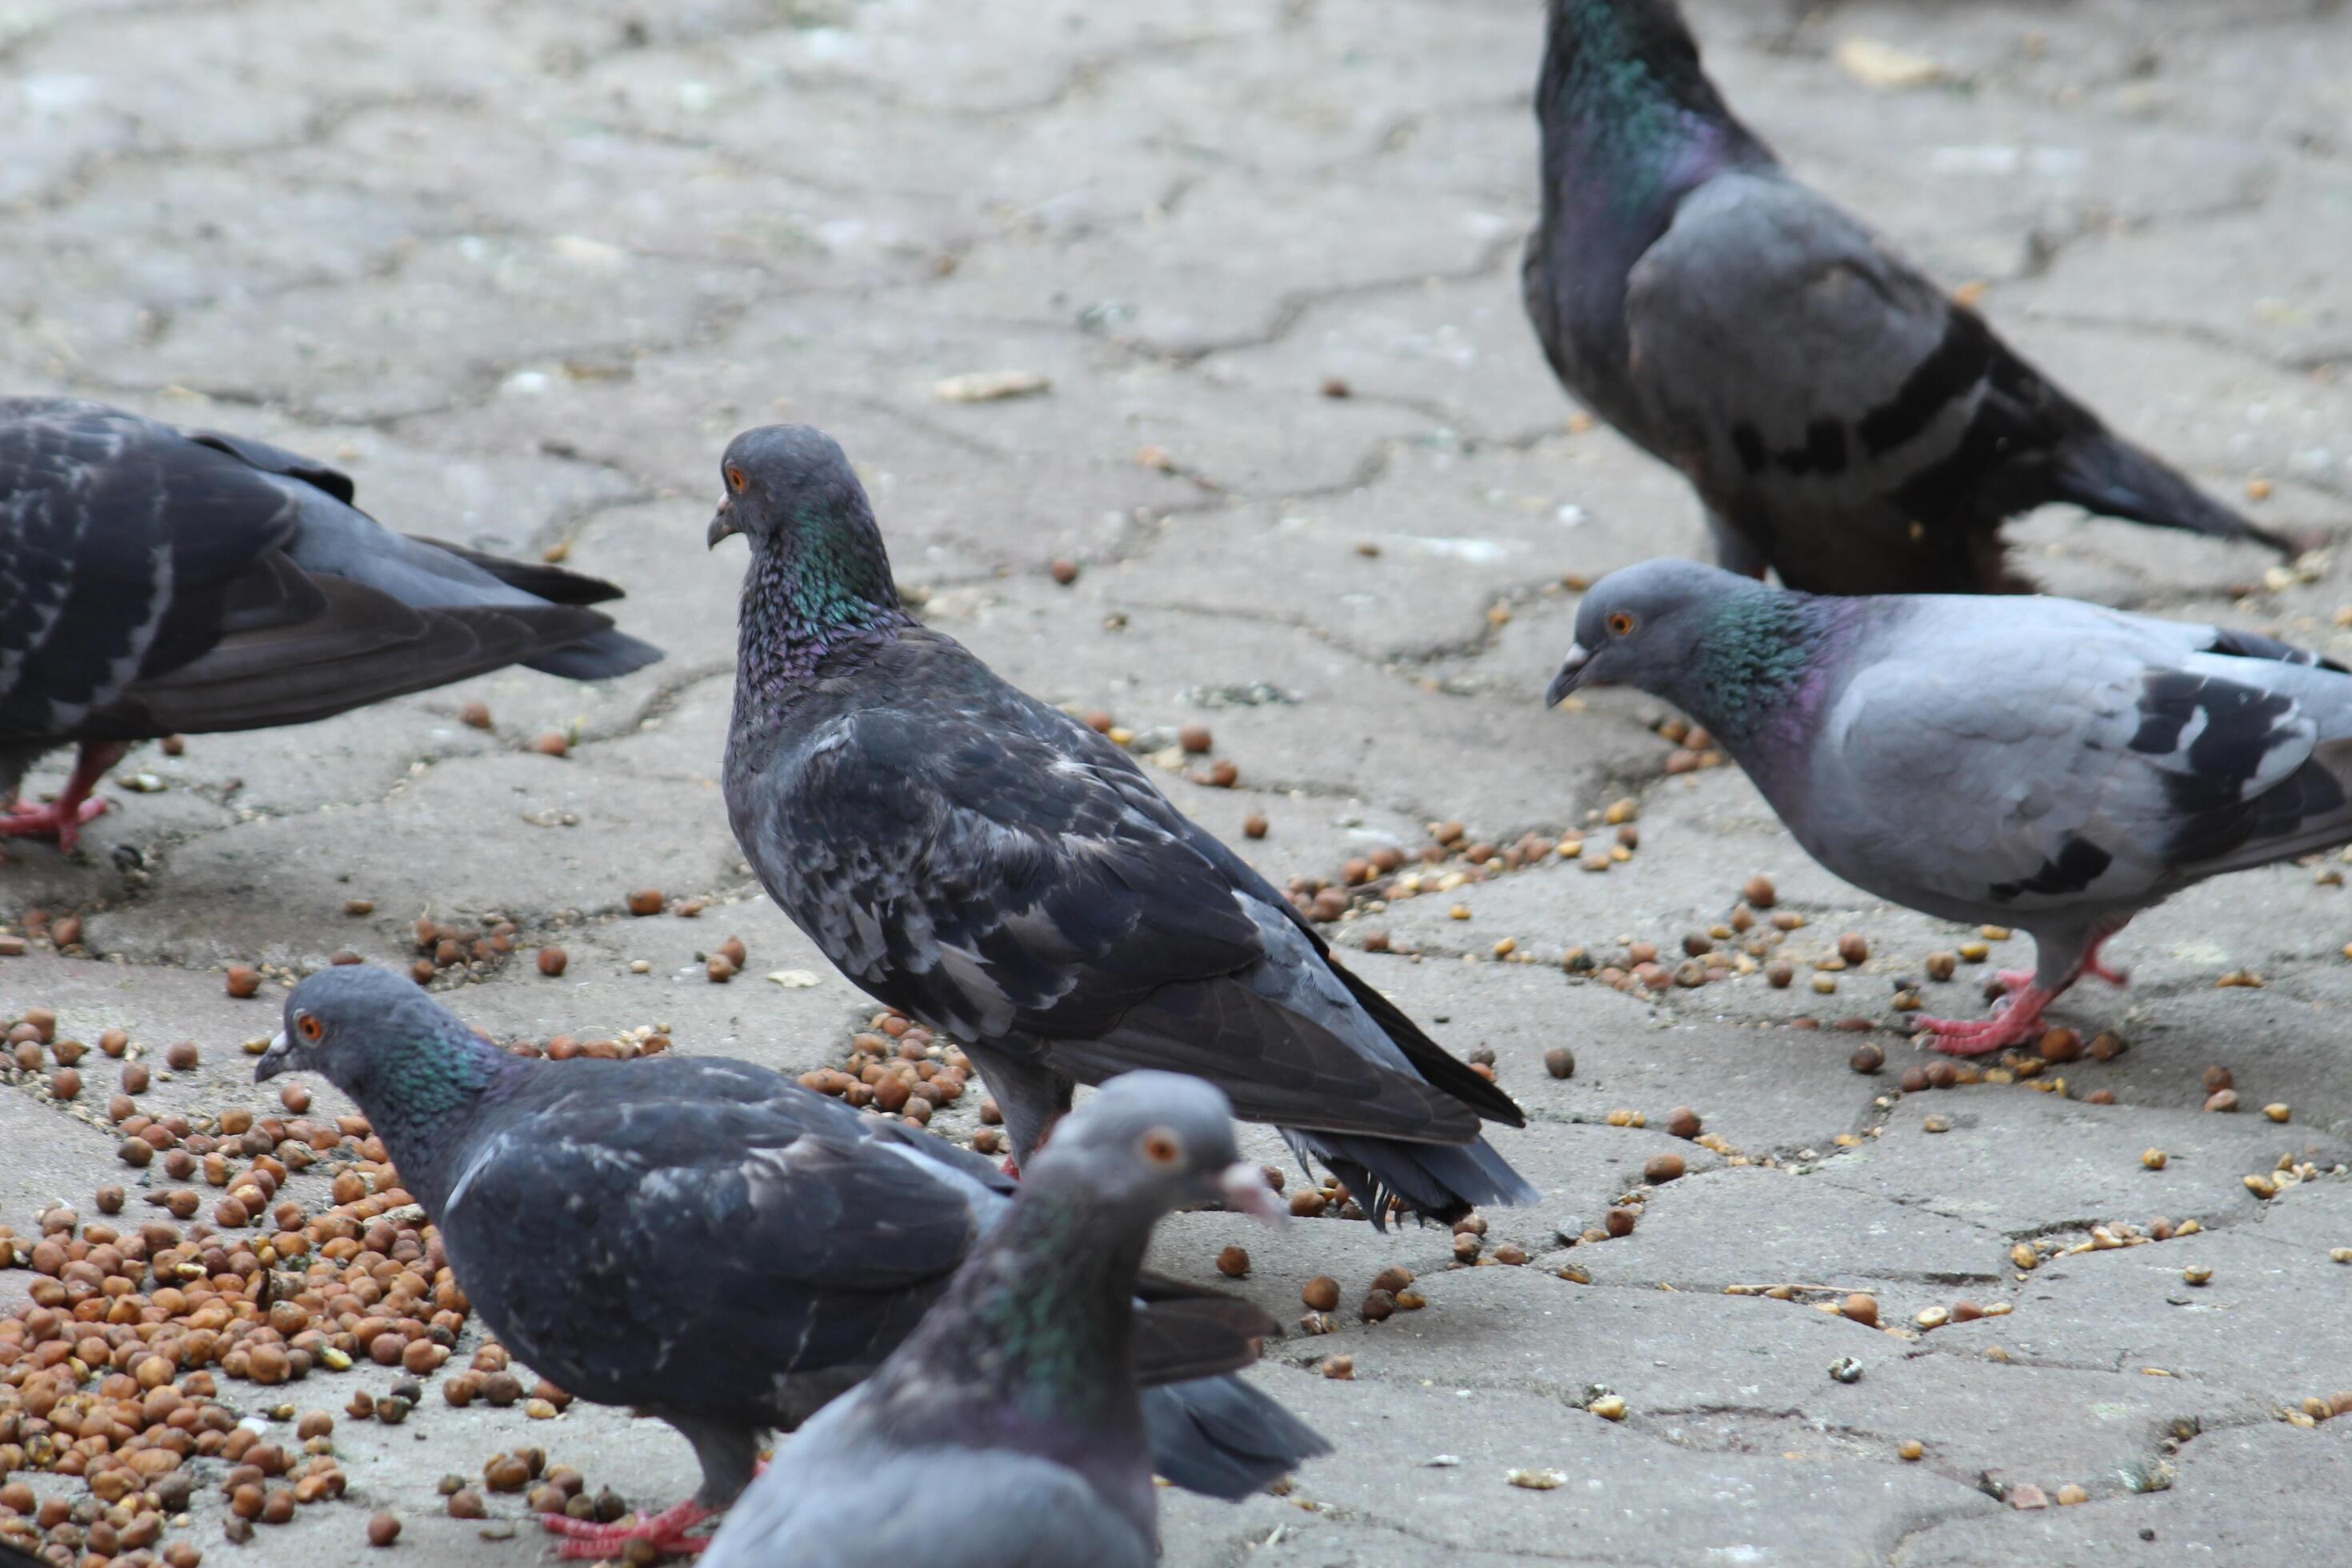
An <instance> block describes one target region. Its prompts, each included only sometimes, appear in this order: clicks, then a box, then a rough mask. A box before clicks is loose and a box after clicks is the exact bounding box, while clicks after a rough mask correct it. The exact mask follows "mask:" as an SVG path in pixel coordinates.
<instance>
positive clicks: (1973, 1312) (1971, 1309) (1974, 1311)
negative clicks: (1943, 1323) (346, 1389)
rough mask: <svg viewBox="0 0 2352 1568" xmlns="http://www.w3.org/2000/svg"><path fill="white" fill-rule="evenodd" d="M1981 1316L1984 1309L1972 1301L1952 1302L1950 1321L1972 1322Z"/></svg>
mask: <svg viewBox="0 0 2352 1568" xmlns="http://www.w3.org/2000/svg"><path fill="white" fill-rule="evenodd" d="M1983 1316H1984V1309H1983V1308H1982V1307H1979V1306H1978V1305H1977V1304H1976V1303H1975V1302H1974V1301H1955V1302H1953V1303H1952V1321H1954V1322H1956V1323H1973V1322H1975V1321H1977V1320H1978V1319H1979V1318H1981V1317H1983Z"/></svg>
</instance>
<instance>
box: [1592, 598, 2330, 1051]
mask: <svg viewBox="0 0 2352 1568" xmlns="http://www.w3.org/2000/svg"><path fill="white" fill-rule="evenodd" d="M1608 684H1622V685H1627V686H1633V687H1638V688H1639V689H1642V690H1643V691H1647V692H1649V693H1651V694H1652V695H1653V696H1656V697H1661V698H1664V700H1667V701H1669V702H1673V703H1675V704H1677V705H1679V706H1680V707H1681V708H1682V709H1683V710H1685V711H1686V712H1688V713H1689V714H1690V716H1691V717H1692V718H1694V719H1696V721H1699V722H1700V723H1702V724H1704V725H1706V728H1707V730H1708V731H1710V732H1711V733H1713V734H1714V735H1715V737H1716V738H1717V742H1719V743H1720V744H1721V745H1722V746H1723V747H1724V749H1725V750H1727V752H1730V753H1731V755H1732V756H1733V757H1734V758H1735V759H1737V760H1738V763H1739V765H1740V766H1741V767H1742V768H1744V769H1746V770H1747V772H1748V777H1749V778H1751V779H1753V780H1754V781H1755V783H1756V787H1757V788H1758V789H1759V790H1760V791H1762V792H1763V795H1764V798H1765V799H1766V800H1768V801H1769V802H1770V803H1771V805H1772V809H1773V810H1774V811H1776V812H1778V813H1779V814H1780V820H1781V821H1782V822H1784V823H1786V824H1787V825H1788V827H1789V831H1790V833H1792V834H1794V835H1795V836H1796V839H1797V842H1798V843H1800V844H1801V845H1803V846H1804V847H1805V849H1806V851H1807V853H1809V854H1811V856H1812V857H1813V858H1814V859H1816V860H1819V861H1820V862H1821V863H1822V865H1824V866H1826V867H1828V868H1830V869H1831V870H1832V871H1834V872H1836V873H1837V874H1838V875H1839V876H1841V877H1843V878H1844V879H1846V880H1847V881H1849V882H1852V883H1853V884H1854V885H1855V886H1857V887H1860V888H1865V889H1869V890H1870V891H1871V892H1874V893H1876V894H1878V895H1879V896H1880V897H1882V898H1885V899H1888V900H1892V901H1894V902H1895V903H1898V904H1904V905H1907V906H1908V907H1910V908H1912V909H1915V910H1922V911H1924V912H1926V913H1927V914H1930V915H1934V916H1937V918H1939V919H1942V920H1950V921H1966V922H1969V923H1970V924H1979V923H1999V924H2001V925H2007V926H2016V927H2020V928H2021V929H2023V930H2025V931H2030V932H2031V933H2032V936H2033V941H2034V948H2035V961H2036V963H2035V968H2034V969H2033V971H2032V973H2015V974H2004V975H2002V976H2001V981H2002V983H2003V984H2004V985H2006V986H2007V988H2008V990H2009V994H2008V995H2007V996H2005V997H2003V998H2002V999H2001V1001H2000V1005H1999V1006H1998V1008H1997V1010H1996V1011H1995V1013H1994V1015H1993V1016H1992V1017H1991V1018H1990V1019H1986V1020H1981V1021H1975V1022H1963V1021H1958V1020H1952V1019H1944V1018H1919V1019H1916V1020H1915V1022H1916V1025H1917V1026H1918V1027H1920V1028H1922V1029H1924V1030H1927V1031H1930V1032H1932V1033H1933V1034H1934V1035H1935V1036H1936V1045H1937V1049H1939V1050H1945V1051H1950V1052H1955V1053H1958V1054H1962V1055H1977V1054H1980V1053H1982V1052H1986V1051H1992V1050H1998V1049H2000V1047H2005V1046H2015V1045H2021V1044H2024V1043H2026V1042H2029V1041H2032V1040H2034V1039H2037V1038H2039V1037H2040V1034H2041V1030H2042V1010H2043V1009H2044V1008H2046V1007H2047V1006H2049V1005H2050V1004H2051V1003H2052V1002H2053V1001H2055V1000H2056V999H2057V997H2058V996H2059V995H2060V994H2062V993H2063V992H2064V991H2065V990H2066V988H2067V987H2068V986H2070V985H2072V984H2074V982H2075V981H2076V980H2077V979H2079V978H2081V977H2082V976H2083V975H2084V974H2094V975H2096V976H2098V977H2099V978H2100V979H2103V980H2106V981H2108V982H2110V983H2112V984H2123V981H2124V976H2123V975H2122V974H2121V973H2117V972H2116V971H2115V970H2111V969H2109V968H2107V967H2106V966H2105V965H2103V964H2102V963H2100V962H2099V949H2100V945H2101V944H2102V943H2103V942H2105V941H2106V940H2107V939H2108V938H2109V937H2111V936H2113V935H2114V934H2115V933H2116V932H2117V931H2121V930H2122V929H2123V928H2124V925H2125V923H2126V922H2127V921H2129V920H2130V919H2131V918H2132V916H2134V915H2135V914H2137V913H2138V912H2139V911H2140V910H2144V909H2147V908H2148V907H2149V906H2151V905H2153V904H2158V903H2161V902H2162V901H2163V900H2166V899H2168V898H2169V897H2171V896H2172V895H2173V894H2174V893H2176V892H2179V890H2180V889H2183V888H2186V887H2188V886H2189V884H2191V883H2193V882H2198V881H2201V880H2203V879H2205V878H2207V877H2211V876H2217V875H2219V874H2221V872H2224V871H2236V870H2242V869H2244V868H2248V867H2252V866H2264V865H2269V864H2270V863H2272V862H2273V861H2278V860H2286V859H2291V858H2294V857H2295V856H2298V855H2305V854H2309V853H2311V852H2312V851H2314V850H2317V849H2324V848H2326V847H2329V846H2331V845H2336V844H2340V843H2343V842H2345V841H2347V840H2352V794H2348V793H2347V792H2352V672H2347V670H2346V669H2345V668H2344V667H2343V666H2341V665H2338V664H2335V663H2332V662H2330V661H2328V660H2326V659H2322V658H2317V657H2315V655H2312V654H2310V653H2306V652H2305V651H2303V650H2302V649H2300V648H2295V647H2289V646H2287V645H2286V644H2284V643H2280V642H2273V640H2271V639H2270V638H2268V637H2257V636H2254V635H2252V634H2251V633H2246V632H2233V631H2227V630H2223V629H2221V628H2219V627H2215V626H2192V625H2189V624H2188V623H2185V622H2180V621H2168V620H2159V619H2157V618H2156V617H2154V616H2132V615H2125V614H2122V613H2120V612H2117V611H2114V610H2108V609H2103V608H2101V607H2099V606H2097V605H2085V604H2082V603H2079V602H2077V601H2075V600H2072V599H2048V598H2025V597H2018V598H2009V599H2003V600H2000V601H1998V602H1995V603H1988V602H1987V601H1985V600H1982V599H1970V598H1962V597H1958V596H1953V595H1916V596H1906V595H1885V596H1877V597H1864V598H1851V599H1846V598H1817V597H1815V596H1813V595H1809V594H1799V593H1792V592H1790V591H1789V590H1787V589H1782V588H1774V587H1769V586H1767V585H1766V584H1761V583H1758V582H1755V581H1753V580H1751V579H1748V578H1746V577H1740V576H1737V575H1734V574H1730V573H1727V572H1720V571H1717V570H1716V569H1715V568H1713V567H1709V566H1701V565H1697V564H1696V563H1690V562H1682V561H1649V562H1644V563H1642V564H1641V565H1638V566H1629V567H1627V568H1625V569H1624V570H1623V571H1621V572H1615V573H1612V574H1610V575H1609V576H1606V577H1604V578H1602V579H1601V581H1600V582H1598V583H1596V584H1593V586H1592V589H1591V592H1590V593H1588V594H1587V595H1585V597H1584V602H1583V604H1582V605H1580V607H1579V609H1578V612H1577V618H1576V644H1575V646H1574V647H1571V648H1570V650H1569V654H1568V658H1567V661H1566V662H1565V663H1564V664H1562V665H1561V667H1560V670H1559V675H1558V676H1557V677H1556V678H1555V679H1553V681H1552V683H1551V688H1550V689H1549V692H1547V693H1546V697H1547V700H1549V701H1551V702H1557V701H1559V700H1560V699H1561V698H1563V697H1565V696H1567V695H1568V694H1569V693H1570V692H1571V691H1574V690H1576V689H1579V688H1580V687H1585V686H1593V685H1608Z"/></svg>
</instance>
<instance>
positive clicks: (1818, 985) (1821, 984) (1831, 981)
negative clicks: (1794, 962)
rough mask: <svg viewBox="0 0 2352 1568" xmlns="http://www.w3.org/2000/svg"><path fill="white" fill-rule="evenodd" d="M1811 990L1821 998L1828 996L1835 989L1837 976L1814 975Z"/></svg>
mask: <svg viewBox="0 0 2352 1568" xmlns="http://www.w3.org/2000/svg"><path fill="white" fill-rule="evenodd" d="M1813 989H1814V990H1815V991H1816V992H1818V993H1819V994H1822V995H1823V996H1827V995H1829V994H1831V993H1832V992H1833V991H1835V990H1836V989H1837V976H1836V975H1834V974H1816V975H1814V976H1813Z"/></svg>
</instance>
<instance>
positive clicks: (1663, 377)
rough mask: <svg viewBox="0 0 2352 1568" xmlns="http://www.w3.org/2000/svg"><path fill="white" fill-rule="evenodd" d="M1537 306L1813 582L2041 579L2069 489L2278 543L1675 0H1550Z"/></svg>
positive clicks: (1903, 586) (1578, 391) (1773, 553)
mask: <svg viewBox="0 0 2352 1568" xmlns="http://www.w3.org/2000/svg"><path fill="white" fill-rule="evenodd" d="M1536 116H1537V119H1538V122H1539V124H1540V127H1541V131H1542V138H1543V154H1542V175H1541V178H1542V187H1543V188H1542V200H1543V214H1542V217H1541V219H1540V220H1539V222H1538V225H1537V226H1536V228H1535V231H1534V233H1533V234H1532V235H1531V236H1530V237H1528V248H1527V258H1526V265H1525V268H1524V271H1523V278H1522V281H1523V285H1524V293H1525V297H1526V301H1527V308H1528V318H1529V320H1530V321H1532V322H1533V323H1534V325H1535V330H1536V335H1537V336H1538V338H1540V339H1541V340H1542V342H1543V347H1544V352H1545V353H1546V354H1547V355H1548V356H1549V359H1550V360H1551V364H1552V369H1553V370H1554V371H1555V372H1556V373H1557V374H1559V379H1560V382H1561V384H1563V385H1565V386H1566V387H1567V388H1568V390H1569V392H1570V394H1572V395H1574V396H1575V397H1576V398H1577V399H1578V400H1579V401H1580V402H1581V403H1583V404H1584V405H1586V406H1587V407H1589V408H1591V410H1592V412H1593V413H1594V414H1596V415H1598V416H1600V417H1601V418H1603V419H1606V420H1608V421H1609V423H1611V424H1612V425H1614V426H1616V427H1617V428H1618V429H1619V430H1621V431H1622V432H1623V433H1624V434H1625V435H1626V436H1627V437H1630V438H1631V439H1632V440H1633V441H1634V442H1635V443H1636V444H1638V445H1639V446H1641V447H1643V448H1645V449H1646V450H1648V451H1649V452H1650V453H1651V454H1652V455H1653V456H1654V457H1656V458H1660V459H1662V460H1664V462H1667V463H1670V464H1672V465H1673V466H1674V467H1675V468H1678V469H1680V470H1681V471H1682V472H1683V474H1684V475H1685V477H1686V478H1687V479H1689V480H1690V481H1691V484H1692V486H1693V487H1694V488H1695V489H1696V490H1697V491H1698V494H1699V499H1700V500H1701V502H1702V503H1703V504H1704V506H1705V508H1706V521H1707V527H1708V530H1709V531H1710V533H1711V534H1712V536H1713V538H1714V542H1715V546H1716V552H1717V560H1718V561H1719V562H1720V563H1722V564H1723V565H1725V566H1727V567H1730V568H1732V569H1734V570H1736V571H1741V572H1746V573H1748V574H1750V575H1758V576H1760V575H1761V574H1763V573H1764V571H1765V570H1766V569H1767V568H1768V567H1769V568H1772V569H1775V570H1777V571H1778V572H1779V573H1780V579H1781V581H1782V582H1784V583H1786V584H1788V585H1790V587H1793V588H1802V589H1806V590H1808V591H1811V592H1813V593H1833V594H1886V593H1985V592H2000V591H2009V590H2013V589H2015V588H2018V587H2021V586H2023V584H2021V583H2020V582H2019V581H2018V580H2017V579H2015V578H2014V577H2012V576H2011V574H2009V572H2008V571H2007V569H2006V565H2005V562H2004V558H2003V556H2004V546H2003V544H2002V542H2001V537H2000V529H2001V525H2002V523H2003V522H2004V521H2006V520H2007V519H2009V518H2011V517H2013V516H2015V515H2017V514H2019V513H2021V512H2025V511H2030V510H2032V509H2033V508H2035V507H2039V506H2042V505H2045V504H2048V503H2050V502H2053V501H2063V502H2070V503H2072V504H2074V505H2075V506H2079V507H2082V508H2084V510H2089V511H2094V512H2099V513H2104V514H2105V515H2107V516H2110V517H2120V518H2128V519H2130V520H2132V521H2137V522H2144V523H2150V524H2153V525H2156V526H2158V527H2162V528H2176V529H2185V530H2188V531H2192V532H2196V533H2205V534H2211V535H2214V536H2216V537H2219V538H2224V539H2251V540H2256V541H2259V542H2263V543H2264V544H2268V545H2271V546H2273V548H2281V549H2284V548H2286V544H2285V542H2284V541H2282V540H2281V539H2279V538H2277V537H2276V536H2274V535H2273V534H2271V533H2268V532H2265V531H2263V530H2262V529H2260V528H2257V527H2255V526H2254V525H2253V524H2252V523H2251V522H2248V521H2246V520H2245V519H2243V518H2242V517H2240V516H2239V515H2238V514H2237V513H2235V512H2233V511H2231V510H2230V509H2228V508H2227V507H2224V506H2222V505H2221V504H2220V503H2219V502H2217V501H2214V500H2211V499H2210V498H2209V497H2207V496H2206V495H2204V494H2203V493H2202V492H2200V490H2199V489H2197V488H2196V487H2195V486H2194V485H2192V484H2191V483H2190V482H2189V480H2188V479H2184V478H2182V477H2181V476H2180V475H2179V473H2177V472H2175V471H2174V470H2173V469H2172V468H2169V467H2168V466H2166V465H2165V464H2164V463H2163V462H2162V461H2160V460H2159V459H2158V458H2156V457H2154V456H2153V455H2151V454H2150V453H2148V452H2147V451H2146V450H2144V449H2142V448H2141V447H2137V446H2135V445H2133V444H2132V443H2131V442H2129V441H2126V440H2125V439H2124V438H2123V437H2119V436H2116V435H2115V434H2113V433H2112V432H2110V431H2109V430H2108V429H2107V427H2106V426H2105V425H2104V424H2102V423H2101V422H2100V420H2099V417H2098V416H2097V415H2095V414H2094V413H2092V412H2091V411H2090V410H2089V409H2088V408H2085V407H2084V406H2083V405H2081V404H2079V403H2077V402H2075V401H2074V399H2073V398H2072V397H2070V396H2068V395H2066V393H2065V392H2064V391H2063V390H2062V389H2060V388H2059V387H2058V386H2057V385H2056V384H2054V383H2053V382H2052V381H2050V380H2049V378H2047V377H2046V376H2044V375H2043V374H2042V373H2041V372H2040V371H2038V370H2036V369H2035V368H2034V367H2033V366H2032V365H2031V364H2029V363H2026V362H2025V360H2024V359H2023V358H2021V356H2020V355H2019V354H2018V353H2016V352H2015V351H2014V350H2012V349H2011V348H2010V347H2009V345H2008V344H2006V343H2004V342H2001V341H2000V338H1999V337H1997V336H1995V335H1994V333H1993V331H1992V329H1991V328H1990V327H1989V326H1987V325H1986V324H1985V321H1984V320H1983V318H1982V317H1980V316H1979V315H1978V314H1977V313H1976V312H1975V311H1973V310H1969V308H1968V307H1967V306H1966V305H1963V304H1960V303H1958V301H1956V300H1953V299H1952V298H1951V297H1950V296H1948V294H1946V293H1945V292H1944V291H1943V290H1941V289H1938V288H1937V287H1936V285H1935V284H1933V283H1932V282H1930V281H1929V280H1928V279H1927V278H1926V277H1925V276H1923V275H1922V274H1921V273H1920V272H1919V271H1918V270H1917V269H1916V268H1914V267H1913V266H1912V265H1911V263H1910V262H1908V261H1906V259H1905V258H1903V257H1901V256H1899V255H1897V254H1896V253H1895V251H1894V250H1893V249H1892V248H1891V247H1889V246H1888V245H1887V244H1886V243H1885V241H1884V240H1882V239H1880V238H1879V237H1877V236H1876V235H1874V234H1873V233H1871V231H1870V230H1869V229H1867V228H1865V227H1864V226H1862V225H1861V224H1860V223H1858V222H1856V221H1855V220H1854V219H1853V217H1851V216H1848V215H1847V214H1846V213H1845V212H1843V210H1841V209H1840V208H1839V207H1838V206H1837V205H1835V204H1833V203H1832V202H1831V201H1829V200H1828V199H1827V198H1825V197H1823V196H1822V195H1820V194H1819V193H1817V192H1815V191H1813V190H1811V189H1809V188H1808V187H1806V186H1805V185H1803V184H1799V183H1798V182H1797V181H1796V180H1795V179H1793V178H1792V177H1790V174H1789V173H1788V171H1787V170H1785V169H1784V168H1782V167H1781V165H1780V161H1779V159H1777V158H1776V157H1774V156H1773V153H1772V152H1771V150H1770V149H1769V147H1767V146H1766V145H1765V144H1764V143H1763V142H1762V141H1760V140H1759V138H1758V137H1757V136H1756V134H1755V133H1754V132H1751V131H1749V130H1748V127H1747V126H1746V125H1744V124H1742V123H1741V122H1740V121H1738V118H1736V117H1735V116H1734V115H1733V114H1732V112H1731V110H1730V109H1729V108H1728V107H1727V106H1726V105H1725V103H1724V100H1723V97H1722V95H1721V94H1720V93H1719V92H1718V91H1717V89H1716V86H1715V84H1714V83H1713V82H1712V81H1710V80H1708V79H1707V77H1706V73H1705V72H1704V71H1703V70H1702V69H1701V68H1700V66H1699V56H1698V46H1697V44H1696V42H1694V41H1693V39H1692V37H1691V34H1690V29H1689V28H1688V27H1687V26H1685V24H1684V22H1683V19H1682V16H1681V15H1680V13H1679V12H1678V11H1677V10H1676V9H1675V5H1673V3H1672V0H1551V10H1550V28H1549V43H1548V46H1547V48H1546V52H1545V57H1544V64H1543V73H1542V79H1541V82H1540V84H1539V85H1538V89H1537V92H1536Z"/></svg>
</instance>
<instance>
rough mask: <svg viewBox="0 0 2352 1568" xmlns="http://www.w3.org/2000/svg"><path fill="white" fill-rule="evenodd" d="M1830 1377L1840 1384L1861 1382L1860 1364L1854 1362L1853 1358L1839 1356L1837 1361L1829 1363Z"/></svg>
mask: <svg viewBox="0 0 2352 1568" xmlns="http://www.w3.org/2000/svg"><path fill="white" fill-rule="evenodd" d="M1830 1375H1831V1376H1832V1377H1833V1378H1835V1379H1836V1380H1837V1381H1838V1382H1840V1383H1860V1382H1861V1381H1862V1363H1860V1362H1858V1361H1856V1360H1854V1359H1853V1357H1852V1356H1850V1355H1847V1356H1840V1357H1838V1359H1837V1360H1835V1361H1833V1362H1832V1363H1830Z"/></svg>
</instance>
